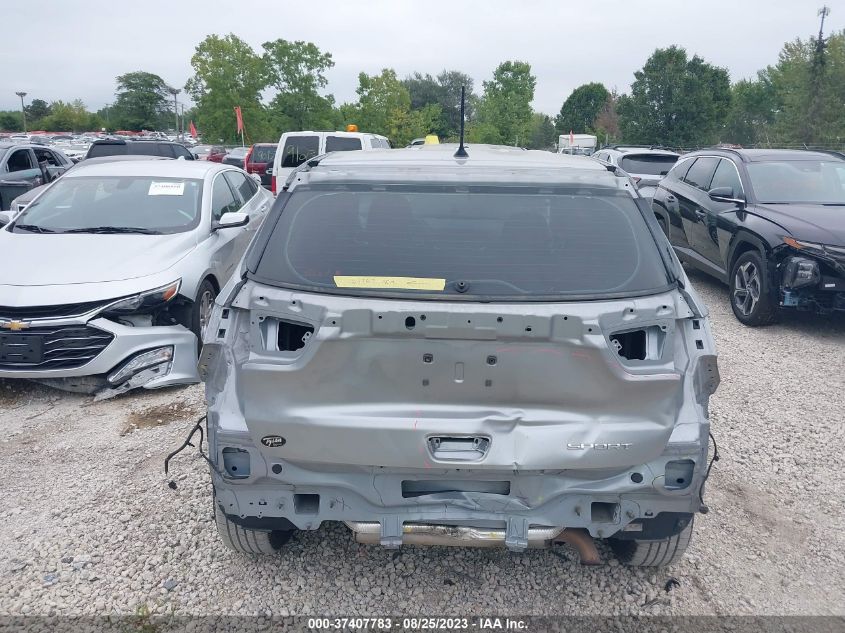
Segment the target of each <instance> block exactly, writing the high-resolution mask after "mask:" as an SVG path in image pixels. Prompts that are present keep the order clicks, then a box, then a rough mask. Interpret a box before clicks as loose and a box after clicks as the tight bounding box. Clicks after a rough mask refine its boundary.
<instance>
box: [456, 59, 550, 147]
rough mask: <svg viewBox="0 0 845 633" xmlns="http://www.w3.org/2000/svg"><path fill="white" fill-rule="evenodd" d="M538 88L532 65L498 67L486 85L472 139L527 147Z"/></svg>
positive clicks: (504, 63) (523, 63) (479, 141)
mask: <svg viewBox="0 0 845 633" xmlns="http://www.w3.org/2000/svg"><path fill="white" fill-rule="evenodd" d="M536 84H537V78H536V77H534V75H532V74H531V65H530V64H528V63H526V62H520V61H507V62H502V63H501V64H499V66H498V67H497V68H496V70H495V71H493V79H492V80H491V81H485V82H484V96H483V97H482V98H481V101H480V102H479V104H478V116H477V120H476V122H475V123H474V124H473V126H472V128H471V132H470V138H471V139H472V140H473V141H474V142H477V143H494V144H503V145H524V144H525V143H526V142H527V141H528V138H529V136H530V134H531V102H532V101H533V100H534V87H535V86H536Z"/></svg>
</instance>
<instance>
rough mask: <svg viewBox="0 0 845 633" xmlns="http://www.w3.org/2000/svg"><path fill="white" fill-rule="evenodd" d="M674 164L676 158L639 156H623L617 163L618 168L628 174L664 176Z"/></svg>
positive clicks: (649, 155)
mask: <svg viewBox="0 0 845 633" xmlns="http://www.w3.org/2000/svg"><path fill="white" fill-rule="evenodd" d="M676 162H678V157H677V156H660V155H657V154H641V155H639V156H624V157H623V158H622V159H621V160H620V161H619V166H620V167H621V168H622V169H623V170H625V171H626V172H628V173H629V174H642V175H644V176H665V175H666V174H668V173H669V170H670V169H672V167H673V166H674V164H675V163H676Z"/></svg>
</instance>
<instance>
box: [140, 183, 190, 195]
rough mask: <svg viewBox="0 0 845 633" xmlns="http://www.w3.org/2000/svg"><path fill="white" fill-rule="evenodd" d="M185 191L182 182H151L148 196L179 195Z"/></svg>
mask: <svg viewBox="0 0 845 633" xmlns="http://www.w3.org/2000/svg"><path fill="white" fill-rule="evenodd" d="M184 193H185V183H184V182H155V181H153V182H151V183H150V190H149V191H148V192H147V195H148V196H181V195H183V194H184Z"/></svg>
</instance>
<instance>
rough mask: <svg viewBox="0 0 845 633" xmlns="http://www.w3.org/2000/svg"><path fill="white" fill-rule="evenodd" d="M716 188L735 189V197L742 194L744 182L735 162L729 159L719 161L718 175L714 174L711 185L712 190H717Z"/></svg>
mask: <svg viewBox="0 0 845 633" xmlns="http://www.w3.org/2000/svg"><path fill="white" fill-rule="evenodd" d="M716 187H730V188H731V189H733V192H734V195H735V196H736V195H739V194H741V193H742V181H741V180H740V178H739V171H738V170H737V168H736V165H734V163H733V161H730V160H728V159H727V158H723V159H722V160H720V161H719V166H718V167H716V173H715V174H713V182H711V183H710V189H715V188H716Z"/></svg>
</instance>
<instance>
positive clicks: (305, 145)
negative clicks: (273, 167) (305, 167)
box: [282, 136, 320, 167]
mask: <svg viewBox="0 0 845 633" xmlns="http://www.w3.org/2000/svg"><path fill="white" fill-rule="evenodd" d="M319 151H320V139H319V137H317V136H289V137H288V138H287V140H285V147H284V149H283V150H282V167H299V166H300V165H301V164H302V163H304V162H305V161H306V160H308V159H309V158H314V157H315V156H316V155H317V154H318V153H319Z"/></svg>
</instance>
